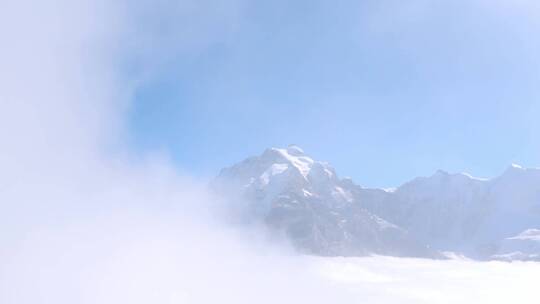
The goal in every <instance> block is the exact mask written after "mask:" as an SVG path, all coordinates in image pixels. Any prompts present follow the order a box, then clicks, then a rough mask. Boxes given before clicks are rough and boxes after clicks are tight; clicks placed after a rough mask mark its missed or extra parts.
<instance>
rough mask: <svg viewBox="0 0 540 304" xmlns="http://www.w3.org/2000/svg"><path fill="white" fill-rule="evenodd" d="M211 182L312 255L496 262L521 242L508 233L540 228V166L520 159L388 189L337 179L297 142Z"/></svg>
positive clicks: (438, 174) (439, 174) (439, 173)
mask: <svg viewBox="0 0 540 304" xmlns="http://www.w3.org/2000/svg"><path fill="white" fill-rule="evenodd" d="M213 184H214V189H217V192H219V193H220V194H225V197H227V198H229V199H232V200H242V201H244V202H245V206H246V207H247V208H248V209H253V210H252V211H253V212H252V216H254V217H257V218H260V219H261V220H263V221H264V222H265V224H267V225H268V226H269V227H271V228H272V229H275V230H276V231H285V233H286V235H287V236H288V237H289V238H290V239H291V240H292V242H293V243H294V244H295V245H296V247H297V248H298V249H300V250H301V251H305V252H308V253H312V254H320V255H366V254H387V255H397V256H421V257H437V256H439V254H437V253H436V252H443V251H454V252H457V253H460V254H465V255H467V256H469V257H472V258H477V259H490V258H496V256H502V255H508V254H509V253H507V252H501V250H502V249H501V248H506V247H508V246H505V244H506V243H509V242H519V240H515V239H514V240H512V241H509V240H508V239H509V238H511V237H513V236H516V235H519V234H520V233H522V232H523V231H526V230H528V229H536V228H538V227H540V220H539V219H540V169H535V168H531V169H526V168H522V167H520V166H517V165H514V164H512V165H510V166H509V167H508V168H507V169H506V170H505V171H504V172H503V173H502V174H501V175H499V176H497V177H493V178H489V179H484V178H476V177H473V176H471V175H470V174H467V173H448V172H446V171H443V170H437V171H436V172H435V173H434V174H432V175H431V176H428V177H417V178H414V179H412V180H410V181H408V182H406V183H404V184H403V185H401V186H399V187H397V188H395V189H393V190H392V191H388V190H385V189H379V188H364V187H362V186H360V185H357V184H355V183H354V181H352V179H350V178H339V176H338V174H337V173H336V170H335V169H334V168H333V167H332V166H330V164H329V163H327V162H321V161H316V160H314V159H312V158H311V157H309V156H308V155H306V154H305V152H304V151H303V150H302V149H301V148H299V147H298V146H296V145H291V146H289V147H287V148H270V149H267V150H265V151H264V152H263V153H262V154H261V155H260V156H255V157H250V158H248V159H246V160H244V161H242V162H240V163H238V164H235V165H233V166H231V167H228V168H224V169H223V170H221V172H220V174H219V175H218V176H217V177H216V179H215V180H214V182H213ZM219 185H221V186H219ZM524 185H525V186H524ZM224 190H226V191H224ZM231 193H234V194H233V195H231ZM513 199H516V200H518V202H513V201H512V200H513ZM510 201H512V203H511V204H510ZM531 208H532V209H531ZM535 210H538V211H535ZM508 215H510V216H508ZM501 224H502V225H501ZM527 241H531V240H527ZM518 247H519V246H518ZM534 254H536V253H534ZM514 256H519V257H521V258H522V259H526V258H523V256H524V255H523V254H522V255H519V254H514ZM525 256H527V255H525ZM529 256H531V257H532V256H533V254H532V253H531V254H529Z"/></svg>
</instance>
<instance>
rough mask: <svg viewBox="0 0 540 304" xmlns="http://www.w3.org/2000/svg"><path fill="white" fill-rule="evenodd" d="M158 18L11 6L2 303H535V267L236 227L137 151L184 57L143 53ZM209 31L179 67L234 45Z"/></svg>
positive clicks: (125, 7) (205, 196)
mask: <svg viewBox="0 0 540 304" xmlns="http://www.w3.org/2000/svg"><path fill="white" fill-rule="evenodd" d="M183 4H186V5H187V4H189V3H188V2H180V4H179V6H178V7H179V8H178V10H179V11H182V8H183V7H182V5H183ZM149 5H150V4H143V3H137V4H136V5H134V7H136V10H135V11H132V10H131V9H130V8H129V7H130V6H129V3H125V2H112V1H64V0H58V1H49V2H40V1H25V0H18V1H11V0H7V1H3V3H2V4H1V5H0V39H1V41H2V48H1V49H0V66H1V67H2V68H1V70H0V107H1V108H0V242H1V244H2V246H1V247H0V302H1V303H4V304H25V303H28V304H30V303H32V304H38V303H55V304H63V303H66V304H67V303H156V304H158V303H278V302H280V303H305V302H310V303H351V302H352V303H356V302H360V301H362V302H365V303H396V301H399V302H400V303H456V302H459V301H468V302H471V301H472V300H473V299H474V300H475V302H489V303H506V302H508V301H518V302H520V303H532V302H533V299H531V298H530V297H529V295H530V294H532V291H533V290H534V289H533V288H535V286H534V285H533V283H534V282H535V281H536V279H537V278H538V273H540V272H539V271H540V267H539V266H538V265H537V264H535V263H511V264H510V263H500V262H491V263H479V262H472V261H466V260H455V261H430V260H421V259H397V258H387V257H369V258H350V259H346V258H317V257H308V256H302V255H300V254H298V253H296V252H295V251H294V250H293V249H292V248H291V247H290V246H289V245H288V244H287V242H286V241H276V240H273V241H267V240H266V239H265V238H264V237H262V238H261V237H260V235H264V231H263V230H258V229H259V228H253V229H254V230H253V231H242V230H241V229H239V227H237V226H231V225H229V224H228V220H227V218H225V217H226V216H225V214H226V212H225V211H224V208H225V207H224V206H223V205H222V204H221V203H220V200H219V198H216V197H213V195H212V194H211V193H208V191H207V190H206V182H204V181H199V180H197V179H195V178H193V177H191V176H190V175H189V173H187V172H179V171H178V169H177V168H175V166H173V165H172V163H171V161H170V160H169V158H168V156H167V153H166V152H163V151H159V152H155V153H150V154H145V155H141V154H137V153H134V152H133V151H131V150H130V148H129V145H128V144H127V141H128V140H127V138H128V134H127V133H128V131H127V130H126V128H125V121H126V115H127V113H128V111H129V107H130V103H131V101H130V100H131V98H132V94H133V90H134V89H135V88H136V86H137V85H139V84H140V83H141V82H143V81H145V80H146V79H148V78H151V77H152V73H155V71H156V70H159V66H160V65H161V64H165V63H166V61H167V56H168V54H167V52H159V56H161V57H160V59H159V60H158V59H155V58H154V57H153V56H150V55H149V53H152V49H151V50H144V49H141V48H137V46H138V45H146V44H151V43H148V40H146V39H150V41H153V39H155V38H156V37H155V36H153V34H152V33H154V31H152V30H151V29H150V30H148V28H143V29H142V30H141V29H137V27H136V26H135V23H136V22H137V21H140V19H137V18H138V17H137V16H138V14H140V13H141V12H143V11H144V9H145V8H148V7H149ZM191 5H193V3H191ZM224 7H226V5H224ZM227 9H228V10H227V11H228V12H230V14H228V15H226V16H230V18H234V16H235V14H236V10H235V9H234V7H233V8H231V7H227ZM214 12H215V11H214ZM170 13H171V14H173V15H174V13H175V12H174V11H172V12H170ZM188 15H189V14H188ZM196 16H197V15H196ZM220 16H221V14H220ZM173 17H174V16H173ZM227 18H229V17H227ZM172 19H174V18H172ZM180 25H182V22H180ZM200 27H201V28H204V29H206V31H205V34H204V35H202V36H197V39H189V40H184V41H185V43H181V44H176V42H174V41H175V40H174V39H173V42H174V43H173V42H171V43H170V45H171V46H175V47H173V48H172V51H171V50H170V52H188V51H189V50H192V49H194V48H197V47H201V45H205V44H207V43H211V41H212V39H216V38H215V37H219V36H220V35H223V34H224V33H223V31H224V30H225V31H226V30H227V29H221V28H219V27H217V26H214V25H212V24H211V23H208V24H206V23H204V22H203V23H202V24H200ZM159 39H165V41H168V40H167V39H169V38H168V37H161V38H159ZM121 58H127V59H125V60H127V61H129V60H137V61H139V63H138V64H137V69H136V70H135V71H134V70H129V69H128V71H127V70H126V68H125V66H124V64H125V61H124V60H123V59H121ZM128 72H130V74H129V75H126V74H127V73H128Z"/></svg>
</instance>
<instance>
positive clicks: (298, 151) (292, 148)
mask: <svg viewBox="0 0 540 304" xmlns="http://www.w3.org/2000/svg"><path fill="white" fill-rule="evenodd" d="M287 153H289V154H290V155H294V156H302V155H305V154H304V150H302V148H300V147H299V146H297V145H294V144H293V145H289V146H288V147H287Z"/></svg>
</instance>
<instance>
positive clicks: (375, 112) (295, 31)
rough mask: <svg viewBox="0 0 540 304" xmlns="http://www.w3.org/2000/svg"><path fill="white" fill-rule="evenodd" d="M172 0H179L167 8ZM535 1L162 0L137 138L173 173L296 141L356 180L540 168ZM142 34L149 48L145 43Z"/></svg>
mask: <svg viewBox="0 0 540 304" xmlns="http://www.w3.org/2000/svg"><path fill="white" fill-rule="evenodd" d="M173 3H174V5H173ZM539 17H540V6H539V5H538V4H535V3H534V1H526V0H522V1H505V0H499V1H482V0H471V1H461V0H458V1H421V0H411V1H398V0H395V1H388V0H377V1H303V0H300V1H294V2H293V1H283V0H276V1H240V0H235V1H219V0H204V1H192V2H190V1H183V2H179V3H176V2H171V1H159V2H157V4H156V5H155V6H153V7H152V8H151V9H147V10H144V13H143V14H141V16H140V18H141V20H142V21H144V22H142V23H141V25H140V27H141V29H140V31H141V32H142V33H144V35H142V36H144V39H141V41H142V42H141V44H142V45H144V46H145V47H146V49H145V52H146V53H145V55H144V56H146V60H148V58H150V59H152V60H153V61H154V63H155V64H154V65H153V66H152V67H153V68H152V69H151V71H145V70H146V69H148V67H147V66H144V65H142V64H140V63H139V62H137V60H138V59H140V57H137V56H134V57H133V58H134V59H133V60H132V62H130V63H129V64H128V66H129V68H130V71H138V72H140V71H141V70H142V71H143V72H142V73H141V74H145V77H144V81H141V82H140V84H139V85H138V87H137V90H136V92H135V94H134V97H133V99H134V102H133V105H132V107H131V108H130V112H129V122H128V126H129V131H130V136H131V144H132V145H133V147H134V148H135V149H137V150H138V151H141V152H148V151H154V150H165V151H168V152H169V153H170V155H171V157H172V158H173V160H174V162H175V164H176V165H177V166H178V168H179V170H183V171H187V172H189V173H191V174H194V175H196V176H201V177H205V178H210V177H211V176H213V175H215V174H216V173H217V172H218V171H219V169H220V168H222V167H224V166H229V165H231V164H233V163H235V162H238V161H240V160H242V159H244V158H246V157H247V156H251V155H256V154H259V153H261V152H262V151H263V150H264V149H265V148H267V147H272V146H286V145H288V144H290V143H294V144H297V145H299V146H301V147H302V148H303V149H304V150H305V151H306V152H307V153H308V154H310V155H312V156H313V157H314V158H316V159H319V160H325V161H328V162H330V163H331V164H333V165H334V167H335V168H336V169H337V172H338V173H339V174H340V175H341V176H350V177H352V178H353V179H354V180H355V181H356V182H358V183H359V184H361V185H365V186H371V187H392V186H397V185H399V184H401V183H403V182H405V181H407V180H409V179H411V178H412V177H415V176H419V175H430V174H432V173H433V172H434V171H435V170H437V169H444V170H447V171H450V172H461V171H467V172H470V173H471V174H473V175H476V176H485V177H490V176H495V175H497V174H500V173H501V171H503V170H504V169H505V167H507V166H508V165H509V164H510V163H519V164H522V165H524V166H531V167H536V166H540V122H539V119H538V118H539V117H540V55H538V54H540V21H539V20H540V18H539ZM148 45H150V47H148Z"/></svg>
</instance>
